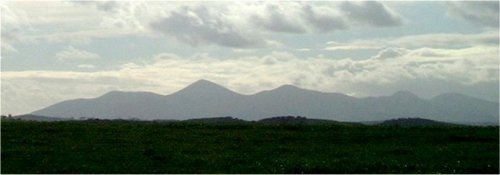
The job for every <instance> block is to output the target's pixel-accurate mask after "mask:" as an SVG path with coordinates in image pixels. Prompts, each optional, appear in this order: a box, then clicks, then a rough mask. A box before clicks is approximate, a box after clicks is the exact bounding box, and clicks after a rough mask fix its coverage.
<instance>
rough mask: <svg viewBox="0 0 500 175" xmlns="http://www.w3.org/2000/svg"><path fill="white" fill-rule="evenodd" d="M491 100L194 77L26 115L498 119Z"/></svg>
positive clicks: (472, 120) (479, 120)
mask: <svg viewBox="0 0 500 175" xmlns="http://www.w3.org/2000/svg"><path fill="white" fill-rule="evenodd" d="M498 110H499V106H498V103H497V102H490V101H485V100H481V99H477V98H473V97H469V96H465V95H461V94H456V93H446V94H441V95H438V96H436V97H434V98H432V99H422V98H419V97H417V96H416V95H414V94H412V93H410V92H405V91H401V92H397V93H395V94H393V95H392V96H381V97H367V98H356V97H351V96H348V95H344V94H341V93H325V92H318V91H312V90H306V89H301V88H298V87H295V86H291V85H284V86H281V87H278V88H276V89H273V90H269V91H262V92H259V93H256V94H253V95H242V94H238V93H236V92H233V91H231V90H229V89H227V88H225V87H222V86H220V85H217V84H215V83H212V82H210V81H206V80H199V81H197V82H195V83H193V84H191V85H189V86H188V87H186V88H184V89H182V90H180V91H178V92H175V93H173V94H170V95H159V94H155V93H150V92H119V91H112V92H109V93H106V94H104V95H102V96H100V97H97V98H93V99H74V100H68V101H63V102H59V103H56V104H54V105H51V106H49V107H47V108H44V109H41V110H38V111H34V112H32V114H34V115H41V116H50V117H60V118H71V117H73V118H80V117H87V118H101V119H118V118H121V119H132V118H135V119H143V120H149V119H177V120H184V119H192V118H203V117H220V116H233V117H237V118H240V119H245V120H259V119H263V118H268V117H272V116H288V115H293V116H307V117H309V118H318V119H329V120H337V121H376V120H387V119H394V118H402V117H419V118H426V119H432V120H437V121H446V122H494V123H498V117H499V111H498Z"/></svg>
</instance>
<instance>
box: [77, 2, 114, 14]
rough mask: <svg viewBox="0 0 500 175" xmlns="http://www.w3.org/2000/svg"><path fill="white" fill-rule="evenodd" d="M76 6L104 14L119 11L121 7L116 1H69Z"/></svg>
mask: <svg viewBox="0 0 500 175" xmlns="http://www.w3.org/2000/svg"><path fill="white" fill-rule="evenodd" d="M69 2H71V3H74V4H76V5H84V6H90V7H94V8H96V9H97V10H100V11H103V12H115V11H117V10H118V9H119V7H120V5H119V3H118V2H116V1H69Z"/></svg>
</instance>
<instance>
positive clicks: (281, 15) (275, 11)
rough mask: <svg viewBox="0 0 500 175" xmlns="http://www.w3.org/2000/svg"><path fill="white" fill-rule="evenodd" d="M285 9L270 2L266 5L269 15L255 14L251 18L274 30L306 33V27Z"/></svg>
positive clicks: (254, 21)
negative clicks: (291, 16)
mask: <svg viewBox="0 0 500 175" xmlns="http://www.w3.org/2000/svg"><path fill="white" fill-rule="evenodd" d="M284 10H287V9H282V8H280V7H279V6H278V5H275V4H268V5H267V6H266V10H265V11H266V13H267V15H264V16H259V15H253V16H252V17H251V18H250V20H251V22H252V23H254V24H255V25H257V26H262V27H263V28H265V29H267V30H269V31H273V32H285V33H305V32H306V29H305V28H304V26H302V25H301V24H300V23H299V22H298V21H297V20H293V19H290V17H289V16H288V15H287V14H286V13H285V11H284Z"/></svg>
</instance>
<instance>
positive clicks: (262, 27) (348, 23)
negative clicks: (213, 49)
mask: <svg viewBox="0 0 500 175" xmlns="http://www.w3.org/2000/svg"><path fill="white" fill-rule="evenodd" d="M360 24H361V25H367V26H372V27H382V26H397V25H401V24H402V19H401V18H400V17H399V16H398V15H396V14H394V13H393V12H392V11H391V10H390V9H389V8H387V7H386V6H384V5H383V4H381V3H378V2H363V3H348V2H346V3H342V4H338V3H335V2H331V3H296V2H286V3H279V4H278V3H267V2H266V3H262V2H259V3H246V4H245V3H233V4H229V5H227V4H223V5H221V4H212V5H205V4H203V5H194V6H181V7H177V8H176V9H175V10H173V11H169V12H167V16H164V17H161V18H159V19H157V20H153V21H152V22H150V23H149V27H151V28H152V30H153V31H157V32H160V33H163V34H165V35H167V36H171V37H174V38H176V39H177V40H179V41H182V42H184V43H187V44H189V45H192V46H200V45H210V44H214V45H219V46H224V47H234V48H250V47H263V46H268V45H270V43H272V41H271V40H267V39H265V38H266V36H267V35H268V34H269V33H273V32H279V33H293V34H303V33H310V32H311V33H312V32H321V33H328V32H333V31H337V30H346V29H349V28H353V27H356V26H358V25H360Z"/></svg>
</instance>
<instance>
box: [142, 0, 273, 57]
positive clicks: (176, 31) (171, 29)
mask: <svg viewBox="0 0 500 175" xmlns="http://www.w3.org/2000/svg"><path fill="white" fill-rule="evenodd" d="M211 10H212V9H209V8H207V7H204V6H201V7H197V8H194V9H190V8H187V7H183V8H181V9H180V10H178V11H173V12H171V14H170V16H168V17H166V18H164V19H161V20H159V21H154V22H152V23H151V27H152V28H153V30H156V31H159V32H161V33H164V34H166V35H170V36H173V37H175V38H176V39H178V40H179V41H182V42H185V43H188V44H190V45H192V46H199V45H202V44H217V45H221V46H225V47H235V48H246V47H254V46H258V45H263V44H265V42H264V40H263V39H260V37H253V36H251V35H250V34H249V33H244V32H242V31H241V30H239V28H237V27H238V26H235V25H234V24H232V23H231V22H229V21H227V19H224V16H223V15H219V16H218V15H217V14H216V12H212V11H211Z"/></svg>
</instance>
